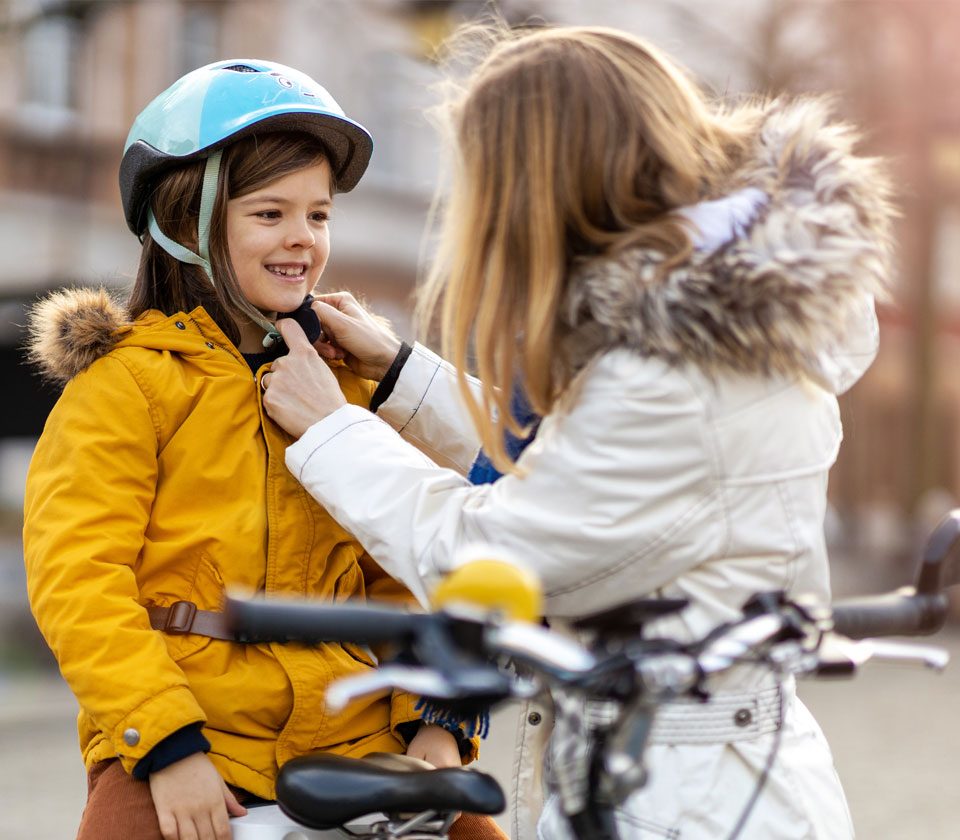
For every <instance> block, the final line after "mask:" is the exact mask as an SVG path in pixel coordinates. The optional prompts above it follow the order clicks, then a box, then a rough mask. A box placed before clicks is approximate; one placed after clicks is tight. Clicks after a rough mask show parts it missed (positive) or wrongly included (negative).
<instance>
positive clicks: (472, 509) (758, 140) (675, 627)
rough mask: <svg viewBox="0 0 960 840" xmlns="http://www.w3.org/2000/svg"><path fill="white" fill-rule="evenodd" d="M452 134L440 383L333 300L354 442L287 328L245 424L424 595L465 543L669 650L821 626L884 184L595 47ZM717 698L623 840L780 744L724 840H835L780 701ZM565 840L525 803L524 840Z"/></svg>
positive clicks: (679, 738)
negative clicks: (629, 613) (625, 617)
mask: <svg viewBox="0 0 960 840" xmlns="http://www.w3.org/2000/svg"><path fill="white" fill-rule="evenodd" d="M451 114H452V122H453V129H454V138H455V144H456V152H457V167H456V169H455V172H454V178H453V183H452V190H451V194H450V196H449V199H448V201H447V203H446V206H445V213H444V222H445V226H444V228H443V235H442V237H441V244H440V249H439V256H438V259H437V261H436V263H435V265H434V267H433V270H432V274H431V279H430V282H429V284H428V287H427V289H426V295H425V300H426V312H427V313H428V314H429V313H430V312H431V311H433V309H434V307H439V312H440V316H441V317H440V321H441V326H442V335H443V349H444V355H445V357H447V358H450V359H452V362H453V365H448V364H447V363H446V362H443V361H442V360H441V359H440V357H438V356H436V355H434V354H432V353H431V352H430V351H429V350H427V349H426V348H424V347H422V346H420V345H417V346H415V347H414V348H413V350H412V352H409V348H404V349H403V350H401V351H400V352H399V353H398V346H397V343H396V342H395V340H392V339H391V338H390V337H388V336H385V335H383V334H382V333H379V332H378V331H377V329H376V327H375V325H373V324H372V322H370V321H369V320H368V319H366V318H365V317H364V316H363V315H362V313H360V311H359V310H358V309H357V308H356V306H355V304H354V303H353V302H352V301H351V300H350V299H349V298H348V297H346V296H333V297H330V298H321V301H320V302H318V303H317V304H315V305H314V309H315V311H316V312H317V313H318V315H319V317H320V319H321V321H322V323H323V325H324V329H325V331H326V334H327V335H328V337H329V338H330V342H329V343H328V344H327V345H325V346H324V347H323V352H324V353H325V354H327V355H328V356H334V355H341V356H342V355H343V354H344V353H347V354H348V355H347V356H346V360H347V363H348V364H351V365H355V366H356V365H358V364H359V363H360V362H363V363H365V364H366V365H367V367H366V369H367V370H368V371H369V373H370V375H371V376H373V377H374V378H381V377H384V378H385V380H384V381H385V382H388V383H389V382H393V383H394V384H393V389H392V392H391V393H390V395H389V396H388V397H387V398H386V400H385V401H384V402H383V404H382V405H381V406H380V407H379V408H378V412H377V413H378V415H379V417H378V416H375V415H374V414H372V413H371V412H370V411H368V410H367V409H365V408H362V407H357V406H351V405H347V404H346V402H345V400H344V399H343V398H342V396H340V394H339V392H338V390H337V389H336V388H335V387H334V383H333V378H332V376H331V375H330V372H329V371H328V370H327V368H326V367H325V366H324V364H323V363H322V361H320V360H319V359H318V358H317V357H316V354H315V353H314V352H313V350H312V348H311V347H310V346H309V345H308V344H307V343H306V342H305V341H304V340H303V339H302V336H301V335H300V333H299V329H298V327H297V326H296V325H295V324H285V325H283V326H282V332H283V333H284V336H285V338H287V339H288V343H290V344H291V346H292V347H293V350H292V352H291V354H290V355H289V356H288V357H287V358H285V359H283V360H281V361H280V362H279V363H278V364H276V365H274V368H273V371H272V372H271V373H270V374H269V375H268V376H267V377H266V378H265V379H264V383H263V384H264V386H265V388H266V395H265V397H264V406H265V407H266V409H267V411H268V412H269V413H270V415H271V416H272V417H274V418H275V419H276V420H277V421H278V422H279V423H280V424H281V425H282V426H284V427H285V428H286V429H287V430H288V431H290V432H291V433H292V434H294V435H295V436H297V437H299V440H298V442H297V443H295V444H294V445H293V446H291V447H290V448H289V449H288V451H287V456H286V461H287V465H288V467H289V468H290V470H291V472H292V473H293V474H294V475H295V476H296V477H297V478H298V479H299V480H300V481H301V483H302V484H303V486H304V487H306V488H307V489H308V490H309V491H310V493H311V495H312V496H313V497H314V498H315V499H317V500H318V501H319V502H320V503H321V504H323V505H324V507H325V508H326V509H327V510H329V511H330V512H331V513H332V514H333V515H334V517H335V518H336V519H337V520H338V521H339V522H340V523H341V524H342V525H344V527H346V528H347V529H348V530H349V531H350V532H351V533H352V534H354V535H355V536H356V537H357V538H358V539H359V540H360V541H361V542H362V543H363V545H364V546H365V547H366V548H367V549H368V550H369V551H370V552H371V554H372V555H373V557H375V558H376V559H377V561H378V562H379V563H380V564H381V565H382V566H383V567H384V568H385V569H387V570H389V572H390V573H391V574H393V575H395V576H396V577H397V578H399V579H401V580H403V581H404V582H405V583H406V584H407V585H408V586H409V587H410V588H411V589H412V590H413V591H414V592H416V593H418V594H419V595H420V596H421V597H424V596H425V592H426V589H427V587H428V586H429V585H430V584H431V583H432V582H433V581H435V580H437V578H438V577H440V576H441V575H442V574H443V573H444V572H447V571H449V570H450V569H451V568H452V567H454V566H455V565H456V564H457V562H458V561H457V556H458V553H459V552H460V551H461V549H462V548H463V547H464V546H466V545H468V544H470V543H475V542H481V543H485V544H487V545H489V546H490V547H492V548H493V549H501V550H503V551H504V552H505V553H507V554H509V555H512V556H515V557H518V558H520V559H521V560H522V561H524V562H525V563H526V564H527V565H529V566H530V567H532V568H533V569H534V570H535V571H536V572H538V573H539V575H540V577H541V578H542V580H543V583H544V586H545V589H546V595H547V613H548V614H549V616H551V617H553V618H568V617H575V616H579V615H583V614H586V613H590V612H593V611H596V610H600V609H603V608H606V607H611V606H614V605H616V604H618V603H622V602H625V601H628V600H632V599H635V598H639V597H641V596H645V597H655V598H657V597H663V598H678V597H679V598H686V599H688V600H689V602H690V605H689V607H688V608H687V609H686V610H685V611H683V612H682V613H681V614H679V615H678V616H671V617H668V618H664V619H662V620H660V621H658V622H656V623H654V624H651V625H650V627H649V628H648V632H649V633H650V634H654V635H658V636H659V635H663V634H667V635H670V636H673V637H675V638H677V639H678V640H681V641H689V640H693V639H698V638H701V637H703V636H704V635H706V634H707V633H708V632H709V631H710V630H711V629H712V628H714V627H716V626H717V625H718V624H720V623H722V622H724V621H727V620H730V619H733V618H736V617H737V616H738V615H739V610H740V608H741V606H742V605H743V604H744V603H745V602H746V600H747V599H748V598H749V597H750V596H751V595H752V594H753V593H755V592H758V591H765V590H777V589H784V590H787V592H788V593H801V592H802V593H813V594H815V595H816V596H818V597H819V598H821V599H823V600H824V601H826V600H828V599H829V597H830V589H829V571H828V562H827V554H826V549H825V545H824V537H823V527H822V526H823V516H824V510H825V505H826V487H827V473H828V470H829V468H830V466H831V465H832V464H833V462H834V460H835V458H836V455H837V449H838V447H839V444H840V440H841V428H840V419H839V412H838V408H837V401H836V394H839V393H841V392H842V391H844V390H845V389H847V388H849V387H850V386H851V385H852V384H853V383H854V382H855V381H856V379H857V378H858V377H859V376H860V375H861V374H862V373H863V371H864V370H865V369H866V368H867V367H868V365H869V364H870V362H871V361H872V359H873V357H874V354H875V352H876V348H877V324H876V318H875V315H874V310H873V297H874V295H876V294H878V293H881V292H882V291H883V289H884V287H885V285H886V283H887V279H888V270H889V248H890V242H889V227H890V216H891V210H890V207H889V205H888V201H887V182H886V179H885V177H884V175H883V173H882V171H881V168H880V167H879V166H878V164H877V163H876V162H875V161H872V160H869V159H864V158H861V157H856V156H855V155H854V154H853V151H852V146H853V142H854V139H855V138H854V137H853V136H852V134H851V133H850V132H849V131H848V130H846V129H845V128H843V127H842V126H838V125H835V124H832V123H831V122H830V118H829V116H828V113H827V109H826V108H825V106H824V105H823V104H822V103H819V102H816V101H800V102H795V103H786V102H755V103H752V104H747V105H742V106H739V107H735V108H731V109H725V108H718V107H713V106H710V105H708V104H707V103H706V101H705V99H704V97H703V96H702V95H701V94H700V93H699V92H698V91H697V89H696V88H695V87H694V86H693V85H692V84H691V83H690V82H689V81H688V80H687V77H686V76H685V75H684V73H683V72H682V71H681V70H679V69H678V68H677V67H676V66H675V65H674V64H673V63H672V62H671V61H670V60H669V59H667V58H666V57H665V56H663V55H662V54H661V53H660V52H658V51H657V50H656V49H655V48H653V47H652V46H650V45H649V44H646V43H644V42H643V41H641V40H638V39H636V38H634V37H632V36H630V35H627V34H625V33H621V32H617V31H613V30H607V29H597V28H559V29H546V30H540V31H536V32H533V33H530V34H524V35H520V36H518V37H515V38H511V39H506V40H504V41H502V42H501V43H499V44H498V45H497V46H496V47H495V48H494V49H493V51H492V52H491V53H490V54H489V56H488V57H487V58H486V59H485V60H484V61H483V63H482V64H481V65H480V66H479V68H478V69H477V70H476V71H475V72H474V73H473V74H472V76H471V77H470V78H469V79H468V81H467V83H466V86H465V90H464V92H463V94H462V96H461V98H459V99H458V100H457V101H455V102H454V104H453V106H452V111H451ZM470 361H475V368H476V370H477V372H478V373H479V381H477V380H473V379H470V378H469V377H467V376H466V375H465V374H464V370H466V367H467V364H468V362H470ZM391 365H392V369H391ZM388 387H389V386H388ZM518 391H519V392H520V393H521V394H522V396H523V397H525V399H526V402H527V403H528V404H529V406H530V407H531V408H532V409H533V411H534V412H535V413H536V414H537V415H538V416H542V418H543V419H542V421H541V422H540V424H539V427H538V428H537V429H536V434H535V436H534V438H533V441H532V443H530V444H529V446H527V447H526V449H524V450H523V452H522V454H521V455H520V457H519V459H518V460H517V461H516V463H515V464H514V463H511V461H510V459H509V458H508V457H507V456H506V453H505V450H504V446H505V444H504V433H505V432H510V433H512V434H513V435H514V436H522V433H524V432H526V431H529V427H528V426H526V425H525V426H523V427H521V424H520V423H517V422H516V421H514V420H513V419H512V416H511V413H510V411H511V399H512V396H513V395H514V394H515V392H518ZM464 407H465V408H464ZM467 417H468V418H469V420H471V421H472V423H468V422H466V421H465V418H467ZM383 421H386V422H383ZM391 426H392V427H393V428H391ZM394 430H396V431H394ZM397 432H399V435H398V434H397ZM404 438H406V439H407V441H413V442H415V443H416V444H417V445H418V446H420V447H421V448H424V445H425V444H428V446H429V448H427V449H426V451H428V452H430V454H431V456H432V460H431V459H430V458H427V457H425V456H424V455H423V454H421V452H420V451H418V450H417V449H415V448H414V447H413V446H411V445H409V444H408V443H407V442H405V441H404ZM478 444H482V446H483V449H484V452H485V453H486V455H487V456H489V458H490V460H491V461H492V463H493V464H494V465H495V466H496V467H497V468H498V470H499V471H501V472H503V473H505V475H504V476H503V477H502V478H500V479H498V480H496V481H494V482H493V483H488V484H483V485H472V484H471V483H470V482H469V481H468V480H467V479H466V478H464V474H465V473H466V471H467V470H468V469H469V468H470V466H471V463H472V462H473V460H474V458H475V456H476V452H477V445H478ZM451 467H452V468H451ZM345 474H349V479H348V480H346V481H345V480H344V479H343V477H344V475H345ZM711 690H712V697H711V700H710V702H709V703H706V704H694V705H689V706H676V707H673V708H671V710H670V712H669V714H668V715H666V718H668V719H667V720H665V721H664V722H663V724H662V725H660V727H659V728H658V729H657V730H656V732H655V734H654V740H653V747H652V748H651V751H650V754H649V768H650V782H649V784H648V786H647V787H646V788H644V789H643V790H642V791H640V792H638V793H636V794H634V795H633V796H631V797H630V799H629V800H628V801H627V802H626V803H625V805H624V807H623V808H621V809H620V810H619V812H618V824H619V828H620V830H621V832H622V834H623V836H624V837H629V838H647V837H682V838H684V840H701V838H702V840H707V838H710V840H715V838H718V837H725V836H727V835H728V834H729V833H730V832H731V830H732V829H733V826H734V824H735V823H736V822H737V819H738V817H739V815H740V814H741V812H742V811H743V809H744V806H745V805H746V802H747V800H748V798H749V797H750V795H751V793H752V791H753V789H754V786H755V785H756V782H757V779H758V778H759V777H760V775H761V771H762V768H763V765H764V763H765V762H766V760H767V756H768V755H769V753H770V748H771V743H772V741H773V739H774V738H775V735H774V733H775V732H776V731H777V730H781V734H782V743H781V746H780V749H779V753H778V755H777V758H776V763H775V764H774V766H773V770H772V773H771V775H770V778H769V779H768V781H767V783H766V786H765V788H764V790H763V794H762V796H761V797H760V799H759V801H758V803H757V804H756V806H755V808H754V809H753V811H752V812H751V814H750V817H749V820H748V821H747V823H746V827H745V830H744V831H743V833H742V834H741V835H740V837H741V838H757V840H760V838H763V840H770V839H771V838H781V839H782V840H787V838H807V840H814V838H816V840H823V838H837V840H840V838H849V837H851V836H852V828H851V823H850V818H849V814H848V811H847V807H846V803H845V800H844V796H843V792H842V790H841V787H840V784H839V781H838V779H837V777H836V773H835V771H834V769H833V764H832V759H831V756H830V752H829V749H828V747H827V745H826V743H825V741H824V739H823V736H822V734H821V732H820V730H819V728H818V727H817V725H816V723H815V722H814V721H813V719H812V718H811V716H810V715H809V713H808V712H807V710H806V709H805V708H804V706H803V705H802V703H801V702H800V701H799V700H798V699H797V698H796V696H795V693H794V686H793V682H792V680H787V681H786V682H785V683H784V684H783V685H778V683H777V681H776V680H775V679H774V678H773V677H772V675H770V674H769V673H767V672H765V671H764V670H763V669H759V668H754V667H751V666H748V665H744V666H741V667H738V668H735V669H732V670H731V671H730V672H728V673H726V674H725V675H723V676H722V677H721V678H718V679H716V680H715V681H714V682H713V684H712V685H711ZM520 768H521V769H520V775H524V774H527V773H528V770H525V769H524V765H523V763H522V762H521V765H520ZM565 833H566V829H565V826H564V820H563V819H562V815H561V814H560V813H559V804H558V802H557V801H556V799H555V798H551V799H550V800H548V802H547V804H546V807H545V809H544V813H543V816H542V818H541V821H540V827H539V835H540V836H541V837H542V838H551V840H552V838H556V837H562V836H565ZM515 834H517V835H522V834H523V827H522V825H518V826H517V827H516V830H515Z"/></svg>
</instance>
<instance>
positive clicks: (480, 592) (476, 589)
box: [430, 557, 543, 622]
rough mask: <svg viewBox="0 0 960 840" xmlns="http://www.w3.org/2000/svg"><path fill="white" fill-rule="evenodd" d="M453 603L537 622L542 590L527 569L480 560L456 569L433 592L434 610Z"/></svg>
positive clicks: (540, 609)
mask: <svg viewBox="0 0 960 840" xmlns="http://www.w3.org/2000/svg"><path fill="white" fill-rule="evenodd" d="M454 603H461V604H467V605H469V606H471V607H473V608H480V609H483V610H486V611H491V612H493V611H496V612H500V613H502V614H503V616H504V617H505V618H507V619H509V620H511V621H530V622H538V621H539V620H540V617H541V615H542V614H543V588H542V587H541V586H540V581H539V580H538V579H537V576H536V575H535V574H533V572H531V571H529V570H528V569H525V568H523V567H522V566H518V565H517V564H515V563H510V562H507V561H506V560H497V559H495V558H492V557H478V558H477V559H475V560H470V561H468V562H466V563H464V564H463V565H462V566H459V567H458V568H456V569H454V570H453V571H452V572H451V573H450V574H448V575H447V576H446V577H444V578H443V580H441V581H440V583H438V584H437V585H436V586H435V587H434V588H433V591H432V592H431V593H430V605H431V606H432V607H433V609H435V610H439V609H443V608H444V607H446V606H448V605H452V604H454Z"/></svg>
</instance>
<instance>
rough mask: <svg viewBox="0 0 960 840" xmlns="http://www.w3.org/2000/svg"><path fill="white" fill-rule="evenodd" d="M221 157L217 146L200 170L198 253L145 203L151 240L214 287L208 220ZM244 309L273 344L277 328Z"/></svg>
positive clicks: (215, 195) (213, 201)
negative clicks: (173, 235)
mask: <svg viewBox="0 0 960 840" xmlns="http://www.w3.org/2000/svg"><path fill="white" fill-rule="evenodd" d="M221 157H223V150H222V149H217V150H216V151H215V152H213V153H212V154H210V155H209V156H208V157H207V162H206V165H205V167H204V170H203V186H202V187H201V191H200V216H199V218H198V220H197V250H198V251H199V252H200V253H199V254H195V253H194V252H193V251H191V250H190V249H189V248H187V247H186V246H184V245H181V244H180V243H179V242H174V240H172V239H171V238H170V237H169V236H167V235H166V234H165V233H164V232H163V231H162V230H160V226H159V225H158V224H157V219H156V217H155V216H154V215H153V210H152V209H151V208H150V207H147V229H148V230H149V231H150V236H151V237H153V241H154V242H156V243H157V244H158V245H159V246H160V247H161V248H163V250H164V251H166V252H167V253H168V254H169V255H170V256H171V257H173V258H174V259H175V260H179V261H180V262H185V263H190V264H191V265H198V266H200V267H201V268H202V269H203V270H204V273H205V274H206V275H207V278H208V279H209V280H210V284H211V285H212V286H214V287H216V283H214V280H213V270H212V269H211V267H210V220H211V218H213V205H214V203H215V202H216V199H217V184H218V181H219V178H220V159H221ZM245 309H247V315H248V316H249V317H250V319H251V320H252V321H255V322H256V323H258V324H259V325H260V326H261V327H263V329H264V330H266V333H267V334H266V335H265V336H264V338H263V346H264V347H272V346H273V345H274V344H276V342H277V340H278V339H279V338H280V333H279V332H278V331H277V328H276V325H275V324H271V323H270V322H269V321H268V320H266V319H265V318H259V317H257V316H256V315H254V314H253V312H251V311H250V310H252V309H253V307H252V306H249V307H245Z"/></svg>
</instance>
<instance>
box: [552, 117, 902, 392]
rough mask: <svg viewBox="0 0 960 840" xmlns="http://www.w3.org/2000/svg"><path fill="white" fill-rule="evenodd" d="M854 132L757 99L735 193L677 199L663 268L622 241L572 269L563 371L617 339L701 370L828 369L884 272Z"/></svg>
mask: <svg viewBox="0 0 960 840" xmlns="http://www.w3.org/2000/svg"><path fill="white" fill-rule="evenodd" d="M856 139H857V138H856V136H855V134H854V133H853V132H851V131H850V130H849V129H848V128H847V127H845V126H840V125H837V124H834V123H832V122H831V118H830V113H829V107H828V106H827V104H826V103H824V102H823V101H820V100H803V101H799V102H793V103H783V102H774V103H772V104H771V105H769V106H768V107H767V109H766V111H765V112H764V114H763V116H762V119H761V121H760V124H759V128H758V131H757V136H756V141H755V145H754V149H753V153H752V155H751V156H750V158H749V160H748V161H747V162H746V163H745V164H744V165H743V166H742V167H741V168H740V170H739V171H738V172H737V173H735V174H734V176H733V178H732V180H731V183H734V184H736V185H737V187H736V188H737V189H738V190H740V191H741V192H740V193H738V194H736V195H734V196H732V197H731V198H730V199H729V200H727V201H713V202H705V203H704V204H702V205H695V206H694V207H693V208H683V209H682V210H680V211H678V212H680V213H681V214H682V215H684V216H686V217H687V218H688V219H689V220H690V221H691V222H692V223H693V225H692V228H693V229H694V230H695V231H696V232H695V233H694V235H693V236H692V238H693V240H694V243H695V246H696V247H695V250H694V251H693V253H692V255H691V256H690V257H689V258H688V259H687V260H686V261H685V262H682V263H681V264H679V265H675V266H673V267H671V268H669V269H667V270H666V271H664V270H663V269H662V268H661V264H662V263H663V261H664V258H663V256H662V255H661V254H659V253H657V252H655V251H652V250H649V249H644V248H633V249H628V250H625V251H623V252H621V253H620V254H618V255H615V256H608V257H602V258H593V259H590V260H584V261H582V262H580V263H579V264H578V265H576V266H575V267H574V270H573V272H572V275H571V281H570V285H569V287H568V289H567V292H566V297H565V301H564V308H563V312H562V316H561V317H562V319H563V322H564V326H565V328H566V337H565V343H564V350H565V358H567V359H568V360H569V361H570V363H571V364H572V366H573V367H574V368H575V369H576V368H579V367H582V366H583V365H584V364H586V362H587V361H589V359H590V358H592V357H593V356H595V355H596V354H597V353H598V352H601V351H603V350H606V349H611V348H613V347H617V346H620V347H624V346H626V347H630V348H632V349H635V350H637V351H638V352H640V353H641V354H643V355H646V356H654V357H659V358H662V359H664V360H665V361H667V362H669V363H671V364H681V363H693V364H695V365H697V366H698V367H700V368H702V369H703V370H704V371H705V372H707V373H708V374H710V375H714V374H719V373H722V372H731V371H733V372H742V373H760V374H764V375H771V374H792V375H796V374H800V375H806V376H810V377H812V378H814V379H816V380H818V381H821V382H822V381H824V380H825V379H826V380H830V379H831V374H832V373H833V372H835V369H836V365H835V364H834V362H833V360H832V359H831V356H832V355H833V354H835V353H838V354H841V355H842V354H843V352H845V351H844V347H843V346H844V344H845V342H846V341H848V340H849V338H850V336H849V333H850V330H851V324H854V323H856V322H857V318H858V316H862V314H863V312H864V311H865V310H866V309H869V310H870V311H871V312H872V301H873V297H875V296H882V295H884V294H885V293H886V290H887V288H888V283H889V273H890V262H891V251H892V242H891V222H892V218H893V216H894V211H893V209H892V206H891V204H890V201H889V192H890V190H889V184H888V180H887V177H886V175H885V173H884V171H883V167H882V164H881V162H880V161H878V160H876V159H871V158H863V157H857V156H855V155H854V154H853V146H854V143H855V141H856ZM756 196H759V199H758V198H756ZM707 222H709V226H710V228H712V229H709V230H708V229H702V230H697V228H698V226H702V227H704V228H706V227H707V224H706V223H707ZM717 229H720V230H724V229H725V230H727V231H728V235H727V236H720V237H718V236H717V235H716V231H717ZM698 239H699V240H700V241H699V242H698ZM718 240H719V241H718ZM860 331H861V333H862V328H861V330H860ZM861 339H862V335H861V336H858V337H856V338H855V339H854V340H855V341H860V340H861ZM848 373H849V371H848ZM857 375H859V374H857ZM855 378H856V377H854V379H855ZM826 384H828V386H830V387H834V389H835V390H843V388H845V387H849V384H852V382H851V381H850V376H849V375H846V376H845V377H841V378H840V379H839V380H835V381H831V382H827V383H826Z"/></svg>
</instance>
